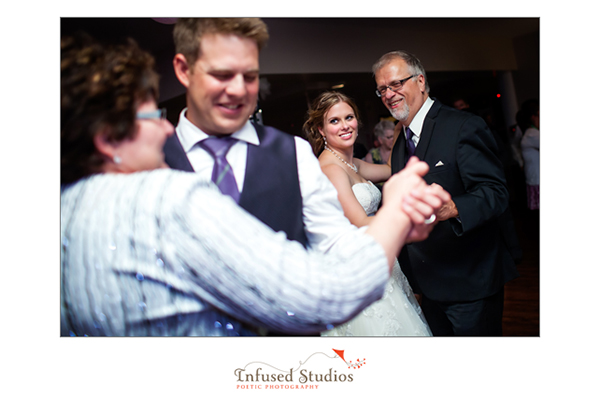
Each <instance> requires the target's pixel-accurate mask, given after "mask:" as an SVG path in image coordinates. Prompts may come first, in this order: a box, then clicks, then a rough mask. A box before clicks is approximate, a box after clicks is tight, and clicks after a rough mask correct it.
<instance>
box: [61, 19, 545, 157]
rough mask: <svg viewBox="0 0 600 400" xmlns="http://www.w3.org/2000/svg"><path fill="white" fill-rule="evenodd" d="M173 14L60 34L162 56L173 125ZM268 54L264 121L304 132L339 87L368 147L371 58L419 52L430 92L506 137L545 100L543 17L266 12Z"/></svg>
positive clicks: (64, 27)
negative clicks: (81, 34) (518, 118)
mask: <svg viewBox="0 0 600 400" xmlns="http://www.w3.org/2000/svg"><path fill="white" fill-rule="evenodd" d="M174 21H175V19H174V18H162V19H161V18H154V19H153V18H62V19H61V34H69V33H72V32H74V31H76V30H84V31H87V32H88V33H90V34H92V35H93V36H95V37H96V38H98V39H101V40H104V41H106V42H118V41H121V40H123V38H125V37H132V38H134V39H135V40H136V41H137V42H138V43H139V44H140V46H141V47H142V48H144V49H145V50H147V51H149V52H151V53H152V54H153V55H154V57H155V58H156V65H157V70H158V72H159V73H160V74H161V97H160V99H159V102H160V103H161V105H163V106H166V107H167V108H168V109H169V118H170V119H171V120H172V122H173V123H176V121H177V118H178V114H179V110H181V109H182V108H183V107H184V106H185V99H184V97H183V94H184V88H183V86H181V84H180V83H179V82H178V81H177V79H176V77H175V74H174V73H173V67H172V59H173V56H174V46H173V41H172V30H173V25H172V24H173V23H174ZM264 21H265V22H266V24H267V25H268V28H269V33H270V40H269V43H268V45H267V47H266V48H265V49H264V50H263V51H262V52H261V56H260V67H261V93H260V99H259V106H260V108H261V109H262V118H263V122H264V123H265V124H267V125H272V126H275V127H278V128H280V129H282V130H284V131H287V132H289V133H292V134H298V135H299V134H301V126H302V123H303V121H304V117H305V114H306V111H307V109H308V104H309V103H310V101H311V100H312V99H313V98H314V97H315V96H316V95H318V94H319V93H320V92H322V91H324V90H327V89H331V88H332V87H333V86H336V85H344V86H343V87H342V88H341V89H340V90H341V91H343V92H344V93H346V94H347V95H349V96H350V97H352V98H353V99H354V100H355V101H356V102H357V104H358V107H359V111H360V114H361V119H362V123H363V128H362V130H361V135H360V142H361V143H363V144H364V145H365V146H367V147H369V146H370V145H371V143H372V129H373V126H374V125H375V124H376V123H377V122H378V121H379V120H380V119H381V118H386V117H389V113H388V112H387V110H386V109H385V107H384V106H383V105H382V103H381V101H380V100H379V99H378V98H377V97H376V96H375V93H374V89H375V83H374V80H373V77H372V73H371V66H372V64H373V63H374V62H375V61H376V60H377V58H379V56H381V55H382V54H384V53H386V52H388V51H391V50H397V49H403V50H408V51H410V52H412V53H414V54H416V55H417V56H418V57H419V58H420V60H421V62H422V63H423V65H424V67H425V69H426V70H427V75H428V79H429V82H430V86H431V95H432V96H433V97H435V98H437V99H439V100H440V101H442V102H445V103H451V102H452V100H453V99H454V98H455V97H457V96H458V97H463V98H465V99H466V100H467V102H468V103H469V104H470V105H471V108H472V109H473V110H474V111H476V112H478V113H480V114H481V115H482V116H484V117H486V119H487V120H488V121H489V123H490V125H491V126H492V127H493V129H494V130H495V131H496V132H497V133H498V134H499V135H501V136H503V135H505V133H506V131H507V127H508V126H510V125H511V124H513V123H514V115H515V113H516V111H517V109H518V106H519V104H521V103H522V102H523V101H524V100H526V99H528V98H539V67H540V66H539V18H265V19H264Z"/></svg>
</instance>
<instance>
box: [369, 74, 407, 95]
mask: <svg viewBox="0 0 600 400" xmlns="http://www.w3.org/2000/svg"><path fill="white" fill-rule="evenodd" d="M415 76H417V75H411V76H409V77H408V78H404V79H401V80H399V81H394V82H392V83H390V84H389V85H386V86H381V87H378V88H377V89H375V94H376V95H377V97H381V96H385V92H387V90H388V89H390V90H391V91H392V92H395V91H397V90H400V89H402V86H404V84H405V83H406V81H408V80H409V79H410V78H414V77H415Z"/></svg>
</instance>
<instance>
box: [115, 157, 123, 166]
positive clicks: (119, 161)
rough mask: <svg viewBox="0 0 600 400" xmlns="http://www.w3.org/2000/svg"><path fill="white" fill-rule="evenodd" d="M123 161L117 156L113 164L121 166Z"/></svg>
mask: <svg viewBox="0 0 600 400" xmlns="http://www.w3.org/2000/svg"><path fill="white" fill-rule="evenodd" d="M121 161H122V160H121V157H119V156H117V155H115V156H113V162H114V163H115V164H117V165H118V164H121Z"/></svg>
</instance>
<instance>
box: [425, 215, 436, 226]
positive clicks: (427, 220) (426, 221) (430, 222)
mask: <svg viewBox="0 0 600 400" xmlns="http://www.w3.org/2000/svg"><path fill="white" fill-rule="evenodd" d="M436 219H437V217H436V216H435V214H431V216H430V217H429V218H427V219H426V220H425V225H430V224H433V223H434V222H435V220H436Z"/></svg>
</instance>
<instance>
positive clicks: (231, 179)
mask: <svg viewBox="0 0 600 400" xmlns="http://www.w3.org/2000/svg"><path fill="white" fill-rule="evenodd" d="M235 142H237V139H234V138H232V137H229V136H225V137H216V136H211V137H209V138H208V139H204V140H203V141H201V142H200V143H199V145H200V147H202V148H203V149H204V150H206V151H208V152H209V153H210V154H211V155H212V156H213V158H214V159H215V166H214V167H213V171H212V178H211V179H212V181H213V182H214V183H215V184H216V185H217V186H218V187H219V189H220V190H221V193H223V194H227V195H229V196H231V197H233V199H234V200H235V202H236V203H237V202H238V201H239V200H240V192H239V190H238V186H237V183H236V181H235V176H234V175H233V170H232V169H231V165H229V163H228V162H227V159H226V158H225V156H226V155H227V152H228V151H229V149H230V148H231V146H233V145H234V144H235Z"/></svg>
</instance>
